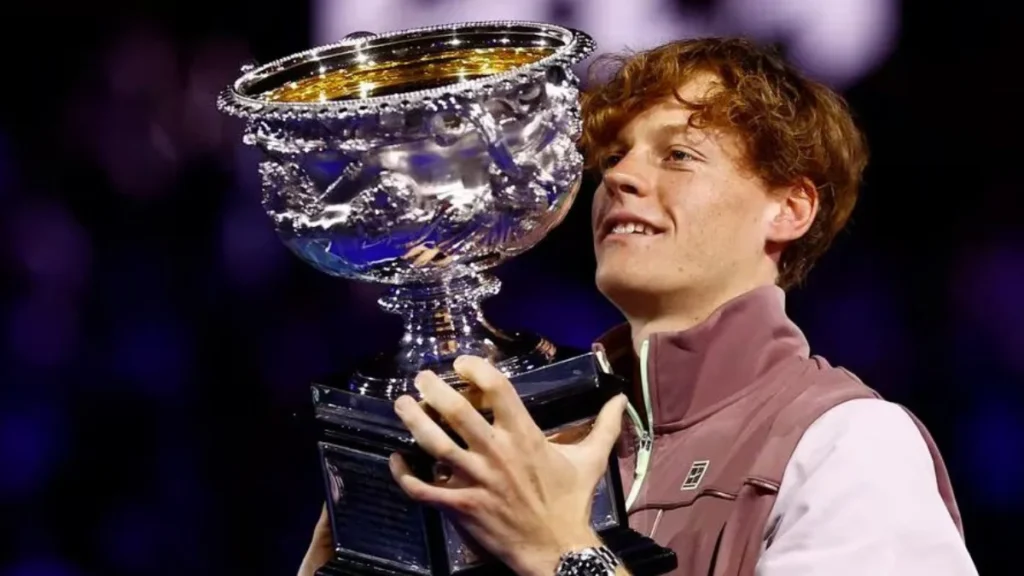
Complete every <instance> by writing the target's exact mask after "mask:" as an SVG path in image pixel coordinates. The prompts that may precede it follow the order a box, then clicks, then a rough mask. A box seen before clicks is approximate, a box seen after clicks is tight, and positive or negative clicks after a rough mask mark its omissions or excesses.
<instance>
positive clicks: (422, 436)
mask: <svg viewBox="0 0 1024 576" xmlns="http://www.w3.org/2000/svg"><path fill="white" fill-rule="evenodd" d="M395 414H397V415H398V417H399V418H401V420H402V422H403V423H404V424H405V427H406V428H408V429H409V432H410V433H411V434H412V437H413V438H414V439H415V440H416V443H417V444H419V445H420V447H421V448H423V450H424V451H425V452H426V453H427V454H430V455H431V456H433V457H434V458H437V459H438V460H441V461H444V462H447V463H449V464H451V465H452V466H455V467H457V468H459V469H461V470H464V471H465V472H466V473H468V474H470V475H473V474H474V470H473V469H474V468H475V466H474V464H475V459H474V457H473V455H472V454H470V453H469V452H468V451H466V450H464V449H462V447H460V446H459V445H458V444H456V443H455V440H453V439H452V437H451V436H449V435H448V433H447V432H445V431H444V430H442V429H441V427H440V426H438V424H437V422H434V420H433V418H431V417H430V416H428V415H427V413H426V412H424V411H423V407H422V406H420V405H419V404H418V403H417V402H416V400H414V399H413V398H412V397H411V396H402V397H400V398H399V399H398V400H396V401H395Z"/></svg>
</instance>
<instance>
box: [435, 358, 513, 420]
mask: <svg viewBox="0 0 1024 576" xmlns="http://www.w3.org/2000/svg"><path fill="white" fill-rule="evenodd" d="M453 367H454V369H455V372H456V373H457V374H458V375H459V376H461V377H462V378H463V379H465V380H467V381H469V382H470V383H471V384H472V385H473V386H475V387H476V388H477V389H479V390H480V391H481V392H482V393H483V396H484V399H485V404H486V405H487V407H489V408H490V409H491V410H492V411H493V412H494V420H495V422H501V423H502V424H503V425H506V426H514V425H515V424H520V425H522V424H524V423H529V424H530V425H532V424H533V419H532V418H530V414H529V412H527V411H526V407H525V406H524V405H523V400H522V399H521V398H519V393H518V392H516V389H515V386H513V385H512V383H511V382H509V380H508V378H507V377H506V376H505V375H504V374H502V373H501V371H500V370H498V369H497V368H495V367H494V366H493V365H492V364H491V363H490V362H488V361H487V360H484V359H483V358H479V357H477V356H459V357H458V358H456V359H455V363H454V366H453Z"/></svg>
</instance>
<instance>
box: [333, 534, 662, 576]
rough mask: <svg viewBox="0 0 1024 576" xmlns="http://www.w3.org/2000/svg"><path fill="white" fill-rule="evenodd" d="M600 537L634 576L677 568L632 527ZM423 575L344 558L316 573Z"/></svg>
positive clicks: (462, 574) (486, 567) (486, 575)
mask: <svg viewBox="0 0 1024 576" xmlns="http://www.w3.org/2000/svg"><path fill="white" fill-rule="evenodd" d="M601 539H602V540H604V543H605V545H606V546H608V548H610V549H611V550H612V551H613V552H614V553H615V555H616V556H618V557H619V559H621V560H622V563H623V564H625V565H626V569H627V570H629V573H630V574H632V575H633V576H658V575H660V574H666V573H668V572H670V571H672V570H674V569H675V568H676V562H677V560H676V555H675V553H673V552H672V551H671V550H669V549H667V548H664V547H662V546H660V545H659V544H657V543H656V542H655V541H654V540H651V539H650V538H648V537H647V536H644V535H642V534H640V533H639V532H636V531H634V530H631V529H629V528H624V527H618V528H613V529H610V530H606V531H605V532H604V533H603V534H601ZM428 574H429V573H428ZM456 574H459V576H515V572H513V571H512V569H511V568H509V567H508V566H505V565H504V564H497V563H489V564H481V565H477V566H473V567H469V568H463V569H462V570H459V571H458V572H457V573H456ZM423 575H424V572H423V571H418V570H415V569H412V568H397V567H387V566H382V565H377V564H372V563H369V562H366V561H360V560H357V559H355V558H345V557H337V558H334V559H333V560H331V561H330V562H328V563H327V564H326V565H325V566H323V567H321V568H320V569H319V570H317V572H316V576H423Z"/></svg>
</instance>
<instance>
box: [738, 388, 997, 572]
mask: <svg viewBox="0 0 1024 576" xmlns="http://www.w3.org/2000/svg"><path fill="white" fill-rule="evenodd" d="M756 574H757V576H805V575H806V576H810V575H815V576H818V575H828V576H853V575H857V576H861V575H871V576H889V575H892V576H897V575H898V576H919V575H920V576H976V575H977V574H978V571H977V569H976V568H975V566H974V563H973V561H972V560H971V557H970V555H969V554H968V552H967V548H966V546H965V545H964V542H963V540H962V539H961V537H960V533H959V532H958V531H957V529H956V526H955V525H954V524H953V520H952V518H950V515H949V512H948V511H947V509H946V506H945V504H943V502H942V498H941V497H940V496H939V491H938V486H937V483H936V479H935V469H934V464H933V462H932V458H931V454H930V453H929V451H928V447H927V445H926V444H925V442H924V439H923V438H922V437H921V433H920V431H919V430H918V428H917V426H916V425H915V424H914V422H913V421H912V420H911V419H910V417H909V416H908V415H907V413H906V412H905V411H904V410H903V408H901V407H900V406H898V405H896V404H892V403H890V402H886V401H884V400H877V399H858V400H851V401H848V402H844V403H842V404H840V405H838V406H836V407H835V408H832V409H830V410H828V411H827V412H826V413H825V414H823V415H822V416H821V417H820V418H818V420H817V421H815V422H814V423H813V424H812V425H811V426H810V427H809V428H808V429H807V431H806V432H805V433H804V435H803V437H802V438H801V440H800V442H799V443H798V444H797V447H796V450H795V451H794V452H793V456H792V457H791V458H790V461H789V464H788V465H787V466H786V470H785V473H784V476H783V479H782V485H781V487H780V489H779V494H778V497H777V499H776V501H775V506H774V508H773V509H772V512H771V515H770V516H769V519H768V523H767V527H766V529H765V544H764V549H763V551H762V553H761V556H760V558H759V560H758V563H757V568H756Z"/></svg>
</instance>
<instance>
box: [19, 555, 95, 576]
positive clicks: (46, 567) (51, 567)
mask: <svg viewBox="0 0 1024 576" xmlns="http://www.w3.org/2000/svg"><path fill="white" fill-rule="evenodd" d="M2 574H3V576H79V574H81V572H79V571H78V570H77V569H75V568H74V567H73V566H71V565H70V564H68V563H66V562H64V561H62V560H59V559H57V558H33V559H30V560H24V561H22V562H19V563H17V564H14V565H13V566H11V567H10V568H8V569H6V570H4V571H3V572H2Z"/></svg>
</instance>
